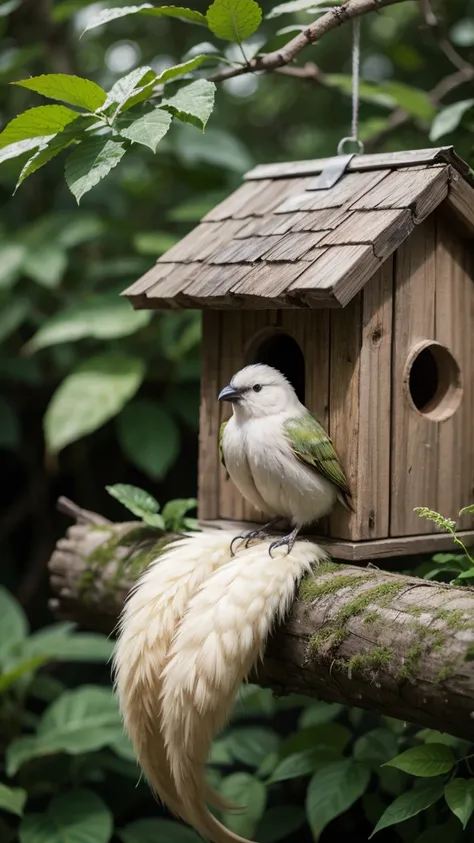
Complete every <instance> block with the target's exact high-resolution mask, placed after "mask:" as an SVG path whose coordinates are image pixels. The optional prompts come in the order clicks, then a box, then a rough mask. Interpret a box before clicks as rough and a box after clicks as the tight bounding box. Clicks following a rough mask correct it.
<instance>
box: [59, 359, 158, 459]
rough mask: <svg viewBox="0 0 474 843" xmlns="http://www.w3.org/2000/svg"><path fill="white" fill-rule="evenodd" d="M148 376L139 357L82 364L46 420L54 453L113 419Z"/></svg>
mask: <svg viewBox="0 0 474 843" xmlns="http://www.w3.org/2000/svg"><path fill="white" fill-rule="evenodd" d="M144 374H145V364H144V362H143V360H141V359H140V358H138V357H131V356H130V357H129V356H125V355H118V354H117V355H113V354H102V355H98V356H97V357H90V358H89V359H88V360H85V361H84V362H83V363H81V364H80V365H79V366H78V367H77V368H76V369H75V370H74V371H73V372H72V374H70V375H69V376H68V377H67V378H65V380H64V381H63V382H62V383H61V385H60V386H59V387H58V389H57V390H56V392H55V393H54V395H53V397H52V399H51V401H50V403H49V405H48V408H47V410H46V414H45V417H44V431H45V437H46V444H47V447H48V449H49V450H50V451H51V452H52V453H58V452H59V451H61V450H62V449H63V448H65V447H66V445H69V444H70V443H71V442H75V441H76V440H77V439H81V438H82V437H83V436H86V435H87V434H88V433H92V432H93V431H94V430H97V428H98V427H101V426H102V425H103V424H105V422H106V421H108V420H109V419H111V418H113V417H114V416H115V415H117V413H119V412H120V410H121V409H122V408H123V407H124V405H125V404H126V403H127V401H129V400H130V398H132V396H133V395H134V394H135V392H136V391H137V389H138V387H139V386H140V384H141V382H142V380H143V377H144Z"/></svg>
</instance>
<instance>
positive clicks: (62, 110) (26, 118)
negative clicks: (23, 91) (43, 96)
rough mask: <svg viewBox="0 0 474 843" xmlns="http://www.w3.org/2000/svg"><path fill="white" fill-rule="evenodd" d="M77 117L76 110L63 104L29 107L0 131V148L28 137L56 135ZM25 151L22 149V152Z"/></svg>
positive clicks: (78, 115)
mask: <svg viewBox="0 0 474 843" xmlns="http://www.w3.org/2000/svg"><path fill="white" fill-rule="evenodd" d="M78 117H80V114H78V113H77V111H72V109H70V108H66V107H65V106H64V105H40V106H39V107H38V108H29V109H28V111H24V112H23V113H22V114H19V115H18V117H14V118H13V120H10V122H9V123H7V125H6V126H5V128H4V130H3V132H0V149H3V147H5V146H9V145H10V144H15V143H17V142H18V141H24V140H29V139H30V138H43V137H44V136H45V135H48V136H49V135H56V134H57V133H58V132H62V130H63V129H64V128H65V126H67V125H68V123H72V121H73V120H77V118H78ZM30 148H31V147H30ZM26 151H27V150H26V149H23V152H26Z"/></svg>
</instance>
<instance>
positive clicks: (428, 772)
mask: <svg viewBox="0 0 474 843" xmlns="http://www.w3.org/2000/svg"><path fill="white" fill-rule="evenodd" d="M455 763H456V759H455V757H454V755H453V751H452V750H451V749H450V748H449V746H446V744H442V743H430V744H423V745H422V746H413V747H412V748H411V749H407V750H405V752H402V753H401V755H397V756H396V757H395V758H392V759H391V760H390V761H386V762H385V764H384V766H385V767H396V768H397V770H403V772H404V773H410V775H412V776H421V777H423V778H430V777H432V776H440V775H442V774H443V773H449V771H450V770H451V768H452V767H454V764H455Z"/></svg>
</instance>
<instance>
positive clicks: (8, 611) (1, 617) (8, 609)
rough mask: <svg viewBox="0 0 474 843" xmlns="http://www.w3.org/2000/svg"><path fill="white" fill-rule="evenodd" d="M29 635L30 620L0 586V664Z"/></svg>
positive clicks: (10, 595) (8, 593) (16, 602)
mask: <svg viewBox="0 0 474 843" xmlns="http://www.w3.org/2000/svg"><path fill="white" fill-rule="evenodd" d="M27 633H28V620H27V617H26V615H25V613H24V611H23V609H22V608H21V606H20V604H19V603H18V601H17V600H15V598H14V597H13V594H10V592H9V591H7V589H6V588H4V587H3V586H0V664H3V663H4V662H5V659H6V657H7V656H8V653H9V652H10V650H11V649H12V647H15V646H16V645H17V644H20V643H21V642H22V641H23V640H24V639H25V638H26V635H27Z"/></svg>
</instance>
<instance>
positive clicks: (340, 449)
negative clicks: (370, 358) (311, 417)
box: [329, 296, 362, 539]
mask: <svg viewBox="0 0 474 843" xmlns="http://www.w3.org/2000/svg"><path fill="white" fill-rule="evenodd" d="M361 305H362V301H361V296H357V297H356V298H355V299H353V301H351V303H350V304H349V305H348V306H347V307H345V308H344V309H343V310H333V311H331V314H330V318H331V344H330V366H329V435H330V437H331V439H332V440H333V443H334V447H335V449H336V453H337V454H338V456H339V459H340V460H341V463H342V465H343V467H344V471H345V474H346V477H347V481H348V483H349V488H350V490H351V492H352V495H353V506H354V509H355V510H356V512H357V507H358V505H359V502H358V499H357V491H358V489H357V476H358V471H359V423H360V421H359V378H360V350H361V334H362V326H361V318H362V308H361ZM330 535H331V536H333V537H334V538H340V539H358V538H359V535H358V524H357V516H356V514H353V513H350V512H347V510H346V509H344V508H343V506H342V504H337V505H336V508H335V509H334V511H333V512H332V514H331V516H330Z"/></svg>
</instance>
